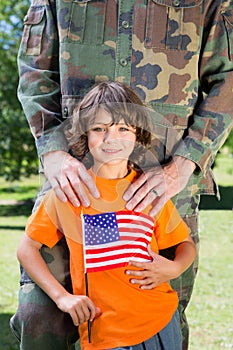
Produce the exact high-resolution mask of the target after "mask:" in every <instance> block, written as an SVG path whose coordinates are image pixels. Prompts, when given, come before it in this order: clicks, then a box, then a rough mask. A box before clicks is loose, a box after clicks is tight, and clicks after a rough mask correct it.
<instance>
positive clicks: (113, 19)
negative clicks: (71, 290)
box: [12, 0, 233, 350]
mask: <svg viewBox="0 0 233 350" xmlns="http://www.w3.org/2000/svg"><path fill="white" fill-rule="evenodd" d="M18 62H19V72H20V83H19V99H20V101H21V103H22V105H23V108H24V111H25V114H26V116H27V119H28V121H29V124H30V127H31V130H32V132H33V134H34V136H35V138H36V145H37V149H38V155H39V157H41V156H42V155H43V154H44V153H46V152H49V151H53V150H64V151H68V147H67V143H66V140H65V138H64V135H63V133H62V129H60V128H57V126H58V125H60V124H61V123H62V122H63V121H64V120H65V119H66V118H67V117H69V116H71V115H72V110H73V108H74V106H75V105H76V104H77V102H78V101H79V100H80V99H81V98H82V97H83V95H84V94H85V93H86V92H87V91H88V90H89V89H90V87H91V86H92V85H93V84H94V83H95V82H98V81H102V80H118V81H122V82H125V83H127V84H129V85H131V87H133V89H134V90H135V91H136V92H137V93H138V94H139V95H140V97H141V98H142V100H143V101H144V102H145V104H146V105H148V106H152V108H153V109H154V110H156V111H158V112H159V113H160V114H161V115H162V116H163V119H162V121H160V122H159V123H156V121H155V124H156V130H157V134H158V135H159V140H160V144H159V145H158V144H154V150H155V153H156V157H157V158H158V159H159V161H160V162H161V163H162V164H163V163H166V162H168V161H169V160H170V159H171V156H173V155H180V156H183V157H185V158H188V159H191V160H192V161H194V162H195V163H196V164H197V171H195V172H194V174H193V176H192V177H191V179H190V181H189V183H188V185H187V186H186V188H185V190H183V191H182V192H181V193H180V194H179V195H177V196H176V198H174V201H175V203H176V206H177V208H178V210H179V211H180V213H181V215H182V217H183V218H184V220H185V221H186V222H187V223H188V225H189V227H190V229H191V235H192V237H193V239H194V241H195V242H196V243H197V244H198V233H197V211H198V203H199V195H200V194H205V193H208V194H214V193H216V186H215V184H214V181H213V177H212V174H211V170H210V166H211V164H212V162H213V160H214V157H215V155H216V153H217V151H218V149H219V148H220V147H221V145H222V144H223V142H224V141H225V139H226V137H227V135H228V133H229V131H230V128H231V126H232V101H233V89H232V81H233V1H232V0H135V1H132V0H124V1H123V0H118V1H116V0H108V1H105V0H100V1H90V0H80V1H78V0H32V5H31V7H30V9H29V11H28V14H27V15H26V17H25V28H24V32H23V38H22V42H21V46H20V50H19V59H18ZM174 132H175V137H174ZM49 254H50V256H51V255H52V254H53V250H52V251H50V253H49ZM196 265H197V262H196V263H195V266H194V268H193V267H192V268H190V269H189V270H188V271H187V272H186V273H185V274H184V275H183V276H182V278H180V279H178V280H176V281H173V282H172V283H173V286H175V288H176V289H177V291H178V293H179V296H180V308H181V318H182V323H184V325H186V326H184V328H183V335H184V336H185V340H184V349H186V348H187V342H188V329H187V323H186V322H185V315H184V313H183V311H184V309H185V307H186V305H187V303H188V300H189V298H190V295H191V292H192V287H193V283H194V276H195V270H196V267H197V266H196ZM61 272H62V271H61ZM60 280H62V277H61V276H60ZM31 293H33V290H32V291H31ZM27 296H28V294H27V293H25V294H24V297H25V300H23V297H22V300H21V301H20V304H19V308H18V311H17V314H16V315H15V317H14V318H13V323H12V324H13V325H14V326H15V328H18V326H19V324H20V322H24V327H23V328H22V329H23V330H22V337H23V335H24V334H25V333H27V329H26V326H25V323H26V321H25V320H26V319H27V317H29V316H30V312H31V313H32V312H33V311H32V310H31V309H30V307H28V308H27V310H28V315H26V314H25V313H23V312H22V304H24V305H26V304H25V303H27V302H28V301H27ZM37 299H38V301H37V300H35V303H36V304H37V303H38V304H39V300H40V298H39V296H37ZM29 302H30V301H29ZM23 310H24V311H25V308H24V309H23ZM33 310H34V309H33ZM50 315H51V313H50ZM51 316H52V317H53V315H51ZM30 317H31V316H30ZM48 317H49V315H48V312H47V310H46V309H45V311H44V318H46V319H47V318H48ZM35 320H36V322H35V324H34V325H33V327H31V328H30V330H29V331H28V332H29V333H30V332H31V333H30V334H31V335H32V337H34V334H35V332H36V326H37V325H36V323H37V318H35ZM55 321H57V319H56V318H55ZM51 322H53V321H51ZM18 332H21V330H18ZM41 333H42V332H41ZM27 334H28V333H27ZM54 334H56V332H55V333H54ZM40 335H41V334H40ZM57 336H59V334H58V335H57ZM54 338H55V335H54ZM22 339H24V338H22ZM46 341H47V340H45V344H48V343H46ZM41 344H43V343H41ZM29 348H30V349H32V346H30V345H29V346H27V344H26V341H25V344H24V346H22V349H29ZM45 348H46V349H52V348H53V347H48V345H47V347H46V346H45ZM65 348H66V347H64V346H63V347H61V349H65ZM67 348H68V347H67ZM33 349H35V347H33ZM54 349H56V350H57V349H58V347H57V346H55V347H54Z"/></svg>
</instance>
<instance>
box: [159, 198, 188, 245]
mask: <svg viewBox="0 0 233 350" xmlns="http://www.w3.org/2000/svg"><path fill="white" fill-rule="evenodd" d="M155 219H156V226H155V232H154V233H155V237H156V240H157V244H158V249H159V250H162V249H166V248H169V247H172V246H175V245H177V244H179V243H181V242H182V241H183V240H184V239H185V238H187V237H188V235H189V229H188V226H187V225H186V224H185V222H184V221H183V220H182V218H181V216H180V214H179V213H178V211H177V209H176V208H175V206H174V204H173V203H172V201H170V200H169V201H168V202H167V203H166V204H165V206H164V207H163V209H162V210H161V211H160V212H159V214H158V215H157V216H156V218H155Z"/></svg>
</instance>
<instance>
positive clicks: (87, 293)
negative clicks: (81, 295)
mask: <svg viewBox="0 0 233 350" xmlns="http://www.w3.org/2000/svg"><path fill="white" fill-rule="evenodd" d="M81 220H82V231H83V232H82V234H83V255H84V274H85V288H86V296H87V297H88V296H89V292H88V275H87V271H86V254H85V246H86V242H85V222H84V217H83V209H82V210H81ZM87 332H88V342H89V343H91V321H90V320H88V321H87Z"/></svg>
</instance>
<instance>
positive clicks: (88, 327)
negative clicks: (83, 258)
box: [85, 272, 91, 343]
mask: <svg viewBox="0 0 233 350" xmlns="http://www.w3.org/2000/svg"><path fill="white" fill-rule="evenodd" d="M85 285H86V296H87V297H88V276H87V272H85ZM87 332H88V342H89V343H91V321H90V320H88V321H87Z"/></svg>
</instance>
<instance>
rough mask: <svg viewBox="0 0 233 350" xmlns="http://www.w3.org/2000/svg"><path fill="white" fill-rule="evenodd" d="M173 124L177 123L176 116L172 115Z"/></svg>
mask: <svg viewBox="0 0 233 350" xmlns="http://www.w3.org/2000/svg"><path fill="white" fill-rule="evenodd" d="M173 124H174V125H177V116H175V117H174V120H173Z"/></svg>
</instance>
